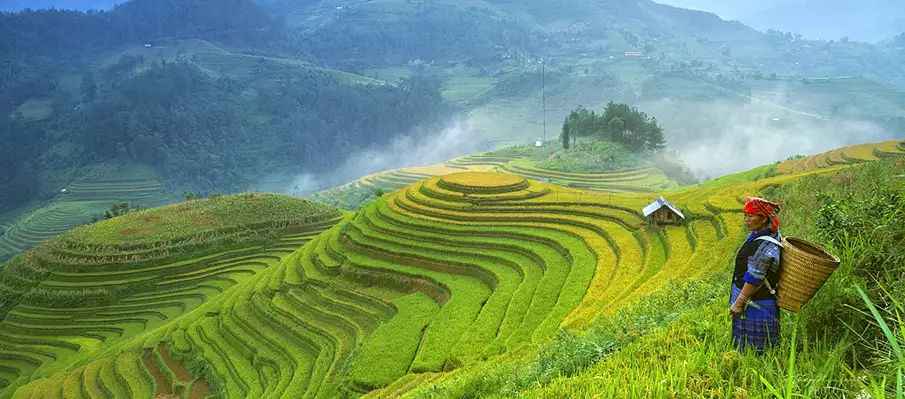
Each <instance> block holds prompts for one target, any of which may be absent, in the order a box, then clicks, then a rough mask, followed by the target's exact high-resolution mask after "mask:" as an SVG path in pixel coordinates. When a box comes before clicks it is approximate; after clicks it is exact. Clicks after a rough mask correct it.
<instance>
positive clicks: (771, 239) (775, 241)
mask: <svg viewBox="0 0 905 399" xmlns="http://www.w3.org/2000/svg"><path fill="white" fill-rule="evenodd" d="M757 240H763V241H769V242H772V243H774V244H776V245H779V247H780V248H782V243H781V242H779V240H777V239H775V238H773V237H770V236H760V237H757V238H755V239H754V241H757Z"/></svg>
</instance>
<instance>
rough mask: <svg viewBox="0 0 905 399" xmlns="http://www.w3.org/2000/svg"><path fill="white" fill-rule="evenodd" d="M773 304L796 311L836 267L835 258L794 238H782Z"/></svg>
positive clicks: (808, 243)
mask: <svg viewBox="0 0 905 399" xmlns="http://www.w3.org/2000/svg"><path fill="white" fill-rule="evenodd" d="M782 243H783V251H782V260H781V264H780V269H779V287H777V305H779V307H780V308H783V309H785V310H788V311H790V312H797V311H799V310H801V308H803V307H804V305H807V303H808V301H810V300H811V298H813V297H814V294H816V293H817V291H818V290H819V289H820V288H821V287H823V284H824V283H826V280H827V279H829V278H830V275H831V274H833V272H834V271H835V270H836V267H838V266H839V257H837V256H836V255H833V254H832V253H830V251H827V250H826V249H825V248H823V247H821V246H819V245H817V244H814V243H811V242H808V241H805V240H802V239H800V238H795V237H787V238H783V240H782Z"/></svg>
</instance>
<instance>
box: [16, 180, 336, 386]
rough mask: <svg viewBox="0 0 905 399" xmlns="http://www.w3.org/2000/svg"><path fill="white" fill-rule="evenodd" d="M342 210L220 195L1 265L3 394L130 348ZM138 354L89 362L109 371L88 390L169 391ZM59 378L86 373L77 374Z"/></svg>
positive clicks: (73, 237)
mask: <svg viewBox="0 0 905 399" xmlns="http://www.w3.org/2000/svg"><path fill="white" fill-rule="evenodd" d="M339 216H340V214H339V213H338V212H336V211H334V210H332V209H330V208H327V207H324V206H322V205H319V204H315V203H311V202H309V201H304V200H299V199H295V198H291V197H286V196H280V195H270V194H266V195H265V194H254V195H252V194H249V195H237V196H229V197H221V198H216V199H207V200H198V201H191V202H185V203H180V204H177V205H172V206H168V207H163V208H154V209H150V210H145V211H139V212H132V213H128V214H126V215H123V216H120V217H116V218H114V219H112V220H109V221H105V222H99V223H95V224H91V225H88V226H84V227H80V228H77V229H74V230H70V231H68V232H66V233H65V234H62V235H60V236H57V237H54V238H52V239H50V240H48V241H46V242H45V243H44V244H42V245H41V246H40V247H38V248H35V249H33V250H31V251H28V252H26V253H25V254H22V255H19V256H17V257H15V258H13V259H12V260H10V261H9V262H7V263H4V264H3V265H2V266H0V354H2V356H3V359H4V367H3V368H2V369H0V383H2V385H3V388H0V396H2V397H9V396H10V395H12V394H13V392H14V391H15V390H16V388H17V387H19V386H21V385H23V384H25V383H27V382H29V381H30V380H32V379H34V378H37V377H39V376H41V375H48V376H49V375H51V374H53V373H55V372H60V371H64V370H70V369H73V368H77V367H79V366H81V365H85V364H86V363H88V359H89V358H91V360H92V361H93V360H94V358H99V357H103V354H104V353H107V354H110V353H117V352H116V351H118V350H120V349H122V348H130V347H131V346H130V345H134V344H135V340H136V339H139V340H140V338H141V337H142V336H143V335H144V334H147V333H151V332H154V331H157V330H158V329H159V328H163V327H165V326H167V325H170V324H172V323H173V322H174V321H175V320H177V319H179V318H180V317H181V316H182V315H184V314H187V313H190V312H191V311H192V310H193V309H195V308H196V307H198V306H199V305H201V304H203V303H205V302H207V301H210V300H211V299H213V298H214V297H217V296H218V295H220V294H221V293H224V292H227V291H228V290H229V288H230V287H232V286H233V285H236V284H237V283H239V282H242V281H244V280H246V279H247V278H248V277H250V276H252V275H254V274H255V273H256V272H258V271H260V270H263V269H264V268H266V267H267V266H268V265H271V264H274V263H276V262H279V261H280V259H282V257H284V256H285V255H287V254H288V253H290V252H292V251H293V250H294V249H295V248H297V247H298V246H300V245H302V244H304V243H305V242H306V241H308V240H310V238H311V237H313V236H314V235H316V234H317V233H318V232H320V231H323V230H325V229H326V228H328V227H330V226H332V225H333V224H335V223H336V222H337V221H338V219H337V218H338V217H339ZM133 355H134V356H133ZM150 355H151V353H150V352H147V353H145V354H144V355H142V356H150ZM139 356H140V353H139V352H136V353H134V354H124V355H122V356H120V357H117V358H116V359H113V358H111V359H109V362H106V365H105V366H103V367H101V366H102V363H105V362H103V361H99V362H95V363H92V365H90V366H87V367H89V369H90V370H93V371H95V372H101V371H100V370H101V369H103V370H104V371H103V373H104V377H103V378H104V379H106V378H107V377H112V378H113V380H106V382H105V383H106V384H107V385H106V386H105V385H103V384H99V385H96V386H93V387H91V386H90V385H86V386H89V388H88V390H89V391H97V390H100V392H108V393H110V394H114V395H116V396H119V397H122V396H126V397H143V396H145V394H144V392H149V391H148V390H150V391H154V390H155V389H156V390H158V392H164V391H163V387H162V386H161V387H157V388H155V387H154V385H153V383H152V382H151V378H150V377H151V376H150V375H149V374H148V372H147V370H145V371H144V373H145V374H144V376H143V377H141V378H138V376H139V375H141V373H142V370H144V369H143V367H145V366H142V365H141V363H137V361H138V360H137V359H138V358H139ZM154 356H157V355H154ZM163 356H166V355H163ZM161 367H163V364H161ZM113 370H117V371H113ZM116 372H120V373H124V374H121V375H120V376H116V374H115V373H116ZM132 373H138V374H132ZM130 376H131V377H130ZM196 376H198V375H197V374H196ZM91 377H92V378H98V376H97V375H96V374H95V375H93V376H91ZM62 378H64V380H65V379H66V378H76V379H77V380H78V381H81V380H82V377H81V374H80V373H79V374H72V373H71V372H67V373H66V374H65V377H62ZM92 381H94V380H92ZM98 381H99V380H98ZM190 381H191V379H190V380H189V381H187V382H190ZM127 382H128V384H127ZM141 384H149V385H141ZM61 389H62V387H61ZM66 392H69V393H67V396H71V395H73V393H72V391H70V390H69V388H67V391H66ZM130 392H131V394H130Z"/></svg>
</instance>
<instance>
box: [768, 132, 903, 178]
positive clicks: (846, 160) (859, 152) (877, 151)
mask: <svg viewBox="0 0 905 399" xmlns="http://www.w3.org/2000/svg"><path fill="white" fill-rule="evenodd" d="M895 156H905V142H902V141H901V140H889V141H884V142H880V143H865V144H858V145H853V146H848V147H842V148H837V149H835V150H832V151H827V152H823V153H820V154H816V155H811V156H808V157H804V158H798V159H792V160H788V161H784V162H782V163H780V164H779V165H778V166H777V167H776V171H777V172H779V173H781V174H790V173H801V172H809V171H812V170H815V169H822V168H829V167H832V166H837V165H849V164H856V163H861V162H869V161H875V160H877V159H879V158H884V157H895Z"/></svg>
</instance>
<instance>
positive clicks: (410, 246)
mask: <svg viewBox="0 0 905 399" xmlns="http://www.w3.org/2000/svg"><path fill="white" fill-rule="evenodd" d="M894 148H896V147H895V146H892V147H891V148H889V146H888V145H886V144H883V146H882V149H881V152H883V154H881V155H884V156H885V154H886V153H892V151H893V149H894ZM846 151H847V152H846ZM846 151H843V152H842V154H840V155H839V156H838V157H839V159H842V160H845V159H846V157H850V158H852V159H854V158H855V157H859V156H866V155H864V153H863V151H862V150H857V151H854V150H846ZM871 153H872V154H873V152H871ZM843 155H844V157H843ZM828 159H835V158H832V157H830V158H828ZM488 162H493V163H495V165H502V164H506V162H508V161H505V160H503V161H501V160H496V159H488V160H483V159H480V158H470V159H460V160H458V161H457V164H456V165H452V166H443V168H447V167H449V168H452V169H454V171H447V173H443V174H442V175H440V176H434V177H427V178H426V179H425V176H429V174H428V173H424V175H415V174H413V173H415V172H408V174H406V175H402V174H396V175H394V177H392V179H397V180H399V179H411V180H415V181H414V182H412V183H409V184H407V185H405V186H403V187H402V188H401V189H399V190H397V191H394V192H392V193H389V194H385V195H383V196H381V197H380V198H378V199H377V200H375V201H373V202H371V203H370V204H368V205H367V206H365V207H364V208H362V209H361V210H360V211H358V212H356V213H340V212H338V211H335V210H333V209H331V208H329V207H326V206H323V205H320V204H315V203H311V202H308V201H303V200H298V199H294V198H291V197H285V196H274V195H247V194H246V195H238V196H231V197H225V198H221V199H215V200H203V201H193V202H188V203H182V204H178V205H174V206H171V207H166V208H159V209H152V210H148V211H142V212H138V213H135V214H129V215H126V216H123V217H121V218H117V219H114V220H111V221H108V222H102V223H98V224H94V225H90V226H87V227H84V228H80V229H77V230H73V231H71V232H69V233H66V234H63V235H61V236H59V237H56V238H54V239H52V240H50V241H47V242H45V243H44V244H43V245H41V246H39V247H38V248H36V249H34V250H32V251H29V252H27V253H25V254H23V255H20V256H18V257H16V258H14V259H13V260H12V261H11V262H9V263H7V264H5V265H4V266H3V269H0V272H2V273H0V283H2V285H0V289H2V291H0V294H2V296H0V300H2V301H3V302H2V305H0V306H2V308H0V309H2V310H3V313H2V316H3V319H2V321H0V359H2V365H0V398H7V397H14V398H32V397H34V398H37V397H66V398H89V397H90V398H95V397H136V398H139V397H141V398H153V397H190V398H200V397H206V396H216V397H224V398H282V397H298V398H335V397H342V396H344V395H348V396H353V397H356V396H366V397H373V398H377V397H397V396H400V395H405V394H406V393H407V392H410V391H411V390H412V389H414V388H415V387H417V386H418V385H419V384H421V383H424V382H427V381H438V380H442V379H443V378H445V377H446V376H449V375H450V373H449V372H450V371H453V370H455V369H458V368H460V367H463V366H467V365H470V364H474V363H476V362H480V361H483V360H486V359H491V358H493V357H494V356H497V355H500V354H504V353H507V352H512V351H514V350H515V349H518V348H522V347H524V345H527V344H532V343H540V342H545V341H547V340H549V339H550V338H551V337H553V336H554V334H556V332H557V331H558V329H560V328H562V327H568V328H576V329H580V328H584V327H587V326H589V325H591V324H592V323H593V322H594V321H596V320H597V319H598V318H600V317H601V316H602V315H608V314H613V313H614V312H616V311H617V310H619V309H621V308H624V307H625V306H627V305H628V304H631V303H632V302H634V301H635V300H637V299H639V298H641V297H643V296H646V295H647V294H649V293H651V292H654V291H656V290H658V289H660V288H662V287H663V286H665V285H666V284H667V283H668V282H669V281H670V280H674V279H683V278H688V277H692V276H699V275H703V274H708V273H711V272H713V271H715V270H718V269H721V268H723V267H724V266H725V262H724V261H725V260H726V256H725V255H726V254H727V253H731V252H733V249H734V248H735V247H736V245H737V244H738V241H739V239H741V238H742V236H743V234H744V233H743V225H742V223H741V222H740V220H739V215H740V211H741V208H742V203H743V199H744V198H745V196H748V195H756V194H757V193H758V192H759V190H760V188H762V187H764V186H766V185H770V184H782V183H785V182H790V181H793V180H795V179H797V178H799V177H800V176H801V174H800V173H796V172H794V170H795V169H797V168H798V166H796V165H787V166H786V167H788V170H785V171H784V174H781V175H780V176H778V177H772V178H763V179H759V180H758V181H756V182H752V181H750V180H745V179H743V178H741V177H739V176H733V177H727V178H725V179H722V180H721V179H717V180H715V181H712V182H708V183H707V184H705V185H699V186H692V187H678V188H675V187H672V186H674V184H668V183H667V182H665V181H664V180H663V178H662V174H659V172H658V171H655V170H650V169H635V170H627V171H617V172H614V173H611V174H609V176H603V175H602V174H601V175H599V176H587V175H580V174H565V173H562V174H559V175H555V176H554V175H549V174H548V175H547V176H553V177H557V176H558V177H560V178H567V179H572V181H575V182H582V183H587V184H591V185H595V186H596V187H600V188H604V187H607V185H614V186H615V187H617V188H614V189H612V190H609V189H606V190H604V189H601V190H598V191H588V190H582V189H578V188H570V187H564V186H563V185H558V184H551V183H545V182H540V181H538V180H536V179H534V178H533V177H534V176H537V175H538V174H541V173H544V171H543V170H541V169H537V168H533V167H531V166H530V165H526V164H517V163H513V164H509V167H512V168H513V169H514V171H515V172H519V173H494V172H485V171H464V172H463V171H461V169H457V168H460V167H461V168H466V167H465V166H462V165H464V164H470V163H475V164H484V163H488ZM498 162H502V163H498ZM819 163H820V164H821V165H823V164H824V163H825V162H823V161H820V162H819ZM812 165H813V166H815V167H816V165H814V162H811V161H808V167H810V166H812ZM483 166H487V165H483ZM827 166H829V167H826V168H824V169H819V170H816V172H815V171H814V169H813V168H812V169H808V170H809V171H808V172H805V173H824V172H826V171H831V170H834V169H836V168H843V167H846V166H845V165H827ZM492 167H497V166H492ZM784 168H785V167H784ZM802 168H804V166H802ZM466 169H467V168H466ZM456 171H458V172H456ZM438 174H439V173H438ZM416 179H417V180H416ZM400 182H401V180H400ZM639 182H641V183H639ZM657 184H664V187H663V188H662V189H660V190H659V191H654V189H653V188H651V187H656V185H657ZM666 186H669V187H666ZM619 187H621V188H625V189H619ZM639 187H646V189H644V190H641V189H637V188H639ZM627 188H633V189H627ZM600 191H603V192H600ZM659 195H663V196H664V197H666V198H668V199H669V201H670V202H672V203H673V204H675V205H676V206H678V207H679V208H680V209H681V210H682V212H683V214H684V215H685V222H684V223H683V224H681V225H675V226H666V227H662V228H655V227H651V226H650V225H649V224H648V222H647V221H646V220H645V219H644V217H643V216H642V213H641V209H642V208H643V207H644V206H645V205H647V204H649V203H650V202H651V200H652V199H654V198H656V196H659Z"/></svg>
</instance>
